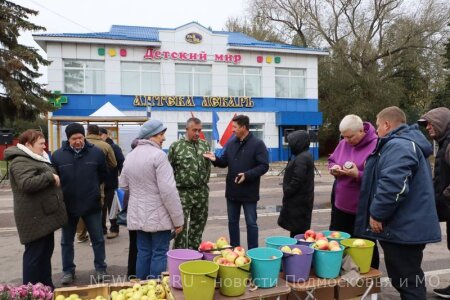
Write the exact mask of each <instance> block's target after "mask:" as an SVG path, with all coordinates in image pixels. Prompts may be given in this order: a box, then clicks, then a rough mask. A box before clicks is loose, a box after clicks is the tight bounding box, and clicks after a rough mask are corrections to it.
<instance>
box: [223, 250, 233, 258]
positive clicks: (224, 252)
mask: <svg viewBox="0 0 450 300" xmlns="http://www.w3.org/2000/svg"><path fill="white" fill-rule="evenodd" d="M230 252H233V250H231V249H230V248H227V249H223V250H222V251H220V253H221V254H222V256H223V257H226V256H227V254H228V253H230Z"/></svg>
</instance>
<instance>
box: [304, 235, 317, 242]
mask: <svg viewBox="0 0 450 300" xmlns="http://www.w3.org/2000/svg"><path fill="white" fill-rule="evenodd" d="M305 241H307V242H308V243H313V242H315V241H316V240H315V239H314V238H313V237H312V236H309V237H307V238H306V240H305Z"/></svg>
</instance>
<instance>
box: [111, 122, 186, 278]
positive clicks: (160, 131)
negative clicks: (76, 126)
mask: <svg viewBox="0 0 450 300" xmlns="http://www.w3.org/2000/svg"><path fill="white" fill-rule="evenodd" d="M166 129H167V128H166V127H165V126H164V125H163V123H161V122H160V121H158V120H149V121H147V122H145V123H144V124H143V125H142V126H141V128H140V130H139V135H138V138H139V141H138V144H137V146H136V148H134V149H133V151H131V152H130V153H129V154H128V155H127V157H126V159H125V162H124V166H123V169H122V173H121V175H120V179H119V186H120V187H121V188H123V189H125V190H129V193H130V197H129V201H128V210H127V211H128V214H127V227H128V229H129V230H136V240H137V249H138V253H137V262H136V275H137V277H138V278H140V279H143V280H144V279H147V278H157V277H159V276H160V275H161V272H163V271H165V270H166V264H167V258H166V253H167V251H168V250H169V243H170V235H171V234H170V232H171V230H172V229H175V232H176V233H177V234H178V233H179V232H180V231H181V230H182V229H183V222H184V217H183V210H182V207H181V202H180V197H179V195H178V192H177V188H176V185H175V179H174V176H173V169H172V167H171V166H170V163H169V160H168V158H167V155H166V154H165V153H164V151H162V149H161V146H162V143H163V142H164V141H165V137H164V134H165V132H166Z"/></svg>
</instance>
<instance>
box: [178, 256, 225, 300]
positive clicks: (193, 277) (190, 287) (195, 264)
mask: <svg viewBox="0 0 450 300" xmlns="http://www.w3.org/2000/svg"><path fill="white" fill-rule="evenodd" d="M179 271H180V274H181V283H182V285H183V295H184V299H186V300H198V299H205V300H212V299H213V298H214V290H215V289H216V278H217V272H218V271H219V266H218V265H217V264H216V263H214V262H212V261H208V260H192V261H187V262H184V263H182V264H180V265H179Z"/></svg>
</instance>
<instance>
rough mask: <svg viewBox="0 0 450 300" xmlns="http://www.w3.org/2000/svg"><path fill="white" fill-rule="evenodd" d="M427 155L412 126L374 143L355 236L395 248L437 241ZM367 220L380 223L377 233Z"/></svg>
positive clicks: (422, 139) (427, 148)
mask: <svg viewBox="0 0 450 300" xmlns="http://www.w3.org/2000/svg"><path fill="white" fill-rule="evenodd" d="M431 153H432V148H431V145H430V143H429V142H428V141H427V139H426V138H425V136H424V135H423V134H422V133H421V132H420V131H419V130H418V127H417V125H413V126H408V125H401V126H400V127H398V128H397V129H395V130H393V131H392V132H390V133H389V134H388V135H386V136H385V137H383V138H380V139H379V140H378V144H377V147H376V149H375V151H374V152H373V153H372V154H371V155H370V156H369V157H368V159H367V162H366V167H365V169H364V176H363V179H362V185H361V194H360V198H359V205H358V212H357V214H356V222H355V235H356V236H362V237H366V238H372V239H377V240H380V241H386V242H391V243H399V244H425V243H433V242H439V241H440V240H441V230H440V227H439V221H438V217H437V213H436V207H435V201H434V191H433V182H432V176H431V168H430V163H429V161H428V159H427V158H428V156H429V155H430V154H431ZM370 216H372V218H373V219H375V220H377V221H379V222H382V224H383V231H382V232H381V233H378V234H377V233H374V232H372V231H371V230H370V226H369V217H370Z"/></svg>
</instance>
